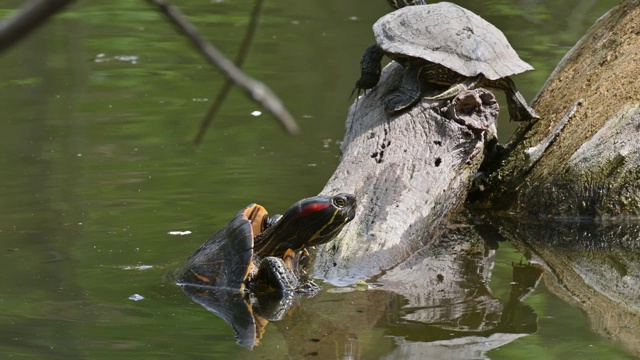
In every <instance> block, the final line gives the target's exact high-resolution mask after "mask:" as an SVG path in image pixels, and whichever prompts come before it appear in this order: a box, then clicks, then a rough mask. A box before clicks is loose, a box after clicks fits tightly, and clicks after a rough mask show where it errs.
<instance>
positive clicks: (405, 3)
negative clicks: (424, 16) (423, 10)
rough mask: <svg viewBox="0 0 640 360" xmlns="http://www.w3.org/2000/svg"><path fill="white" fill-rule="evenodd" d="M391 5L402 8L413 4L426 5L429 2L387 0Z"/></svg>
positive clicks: (420, 0) (422, 0)
mask: <svg viewBox="0 0 640 360" xmlns="http://www.w3.org/2000/svg"><path fill="white" fill-rule="evenodd" d="M387 2H388V3H389V5H391V7H392V8H394V9H400V8H402V7H405V6H412V5H426V4H427V2H426V1H424V0H387Z"/></svg>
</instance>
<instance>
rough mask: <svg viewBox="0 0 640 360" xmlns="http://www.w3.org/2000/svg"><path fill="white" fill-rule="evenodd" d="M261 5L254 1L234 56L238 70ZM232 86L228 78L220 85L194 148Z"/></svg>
mask: <svg viewBox="0 0 640 360" xmlns="http://www.w3.org/2000/svg"><path fill="white" fill-rule="evenodd" d="M262 4H264V0H256V5H255V6H254V7H253V11H252V12H251V20H250V22H249V25H248V26H247V32H246V34H245V36H244V39H243V40H242V44H241V45H240V50H239V51H238V54H237V55H236V59H235V61H234V63H235V65H236V66H237V67H238V68H241V67H242V65H243V64H244V61H245V60H246V59H247V55H248V54H249V48H251V42H252V41H253V37H254V35H255V33H256V29H257V28H258V20H259V19H260V12H261V11H262ZM232 86H233V82H232V81H231V80H229V78H226V79H225V81H224V84H223V85H222V88H221V89H220V92H219V93H218V96H217V97H216V100H215V101H214V102H213V104H212V105H211V107H210V108H209V111H207V113H206V114H205V115H204V117H203V118H202V122H201V123H200V129H199V130H198V133H197V134H196V137H195V138H194V139H193V144H194V145H195V146H200V144H202V139H203V138H204V135H205V134H206V133H207V129H208V128H209V126H211V123H212V122H213V119H214V118H215V117H216V114H218V111H220V108H221V107H222V104H223V103H224V100H225V99H226V98H227V95H229V92H230V91H231V87H232Z"/></svg>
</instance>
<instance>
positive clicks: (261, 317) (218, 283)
mask: <svg viewBox="0 0 640 360" xmlns="http://www.w3.org/2000/svg"><path fill="white" fill-rule="evenodd" d="M355 209H356V199H355V197H354V196H353V195H350V194H338V195H335V196H331V197H328V196H315V197H311V198H307V199H302V200H300V201H298V202H297V203H295V204H294V205H293V206H291V208H289V209H288V210H287V211H286V212H285V213H284V215H282V216H280V215H276V216H274V217H273V218H271V219H269V216H268V214H267V211H266V210H265V208H264V207H262V206H260V205H257V204H251V205H249V206H247V207H246V208H245V209H243V210H240V211H239V212H238V213H237V214H236V215H235V216H234V217H233V219H231V221H230V222H229V224H227V225H225V226H224V227H223V228H222V229H220V230H219V231H218V232H216V233H215V234H213V235H212V236H211V237H210V238H209V239H208V240H207V241H206V242H205V243H204V244H202V246H200V248H198V249H197V250H196V251H195V252H194V253H193V254H192V255H191V257H189V259H188V260H187V263H186V265H185V267H184V268H183V269H182V270H181V272H180V274H179V276H178V283H179V284H180V285H181V286H182V289H183V290H184V291H185V292H186V293H187V294H188V295H189V296H190V297H191V298H192V299H193V300H194V301H195V302H197V303H198V304H200V305H202V306H204V307H205V308H206V309H207V310H209V311H211V312H213V313H214V314H216V315H218V316H219V317H220V318H222V319H223V320H224V321H226V322H227V323H228V324H229V325H230V326H231V327H232V329H233V331H234V332H235V333H236V339H237V343H238V344H240V345H242V346H244V347H247V348H249V349H250V348H253V346H254V345H257V344H259V342H260V339H261V338H262V334H263V333H264V331H265V327H266V325H267V324H268V322H269V321H276V320H280V319H281V318H282V317H283V316H284V314H285V313H286V311H287V310H288V309H289V307H290V306H291V304H292V300H293V296H294V293H304V294H307V295H312V294H314V293H315V291H316V290H317V286H316V285H315V284H313V282H311V281H308V282H306V283H303V284H299V278H298V275H299V273H298V263H299V261H300V258H301V257H302V256H303V254H304V252H305V248H306V247H309V246H313V245H319V244H324V243H327V242H329V241H331V240H332V239H333V238H334V237H335V236H336V235H337V234H338V233H339V232H340V230H341V229H342V227H343V226H344V225H345V224H346V223H348V222H349V221H351V220H352V219H353V217H354V215H355Z"/></svg>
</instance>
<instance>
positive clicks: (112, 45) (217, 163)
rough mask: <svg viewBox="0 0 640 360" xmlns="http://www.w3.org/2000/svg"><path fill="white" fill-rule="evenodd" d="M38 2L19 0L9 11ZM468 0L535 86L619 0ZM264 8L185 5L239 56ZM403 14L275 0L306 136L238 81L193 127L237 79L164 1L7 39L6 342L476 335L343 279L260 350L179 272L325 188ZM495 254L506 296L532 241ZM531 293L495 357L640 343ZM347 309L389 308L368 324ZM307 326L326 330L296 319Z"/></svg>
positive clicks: (197, 343) (199, 354)
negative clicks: (366, 52) (368, 75)
mask: <svg viewBox="0 0 640 360" xmlns="http://www.w3.org/2000/svg"><path fill="white" fill-rule="evenodd" d="M20 3H21V2H19V1H15V0H9V1H5V3H4V4H3V5H0V15H2V16H7V15H9V14H10V13H11V12H12V9H14V8H15V7H16V6H18V5H19V4H20ZM457 3H458V4H460V5H462V6H465V7H467V8H469V9H471V10H473V11H475V12H476V13H478V14H480V15H481V16H483V17H484V18H485V19H487V20H489V21H491V22H492V23H494V24H496V25H497V26H498V27H499V28H501V29H503V31H504V32H505V34H506V35H507V37H508V38H509V39H510V41H511V42H512V44H513V46H514V47H515V48H516V50H517V51H518V52H519V54H520V55H521V57H522V58H523V59H524V60H526V61H528V62H530V63H531V64H532V65H533V66H534V67H535V68H536V71H533V72H529V73H526V74H522V75H519V76H517V77H516V78H515V81H516V83H517V84H518V87H519V88H520V90H521V91H522V93H523V94H524V96H525V97H526V98H527V99H528V100H531V99H532V98H533V97H534V95H535V94H536V92H537V90H538V89H539V88H540V87H541V85H542V84H543V82H544V80H545V79H546V78H547V76H548V75H549V73H550V72H551V71H552V70H553V68H554V67H555V64H556V63H557V62H558V61H559V60H560V59H561V57H562V56H563V55H564V54H565V53H566V51H567V50H568V49H569V48H570V47H571V46H572V45H573V44H574V43H575V41H576V40H577V39H578V38H579V37H580V36H581V35H582V34H583V33H584V31H585V30H586V29H587V28H588V27H589V26H590V25H591V24H592V23H593V22H594V21H595V20H596V19H597V18H598V17H599V16H601V15H602V14H604V13H605V12H606V11H607V10H608V9H609V8H610V7H612V6H614V5H616V4H617V3H618V1H613V0H607V1H592V0H573V1H564V2H562V3H559V2H556V1H506V0H502V1H500V0H495V1H486V2H482V4H480V3H479V2H473V1H459V2H457ZM253 4H254V3H253V2H252V1H247V0H238V1H222V2H214V1H211V2H208V1H181V2H179V5H180V6H181V7H182V9H183V11H184V12H185V13H186V14H187V15H189V17H190V18H191V20H192V21H194V22H195V23H196V25H197V26H198V27H199V29H200V30H201V32H202V33H203V35H204V36H205V37H207V38H208V39H211V41H213V42H214V43H215V44H216V45H217V46H218V47H219V48H220V49H221V50H222V51H224V52H225V53H226V54H228V55H229V56H230V57H233V54H235V52H236V51H237V50H238V44H240V42H241V40H242V38H243V36H244V31H245V28H246V25H247V24H248V21H249V19H248V16H249V14H250V12H251V8H252V7H253ZM388 11H389V9H388V8H387V5H386V2H384V1H376V2H373V1H371V0H353V1H339V0H323V1H312V2H299V1H293V0H286V1H277V2H276V1H268V2H266V4H265V8H264V12H263V16H262V18H261V25H260V28H259V29H258V32H257V34H256V38H255V39H254V42H253V47H252V48H251V53H250V55H249V57H248V59H247V62H246V65H245V70H246V71H247V72H248V73H249V74H250V75H252V76H254V77H256V78H257V79H259V80H260V81H263V82H265V83H267V84H268V85H269V86H270V87H271V88H272V89H273V90H274V91H275V92H276V93H278V94H279V96H280V97H281V98H282V99H283V101H284V102H285V104H286V106H287V107H288V108H289V110H290V111H291V112H292V113H293V115H294V116H295V117H296V119H297V120H298V122H299V124H300V126H301V127H302V133H301V134H300V135H299V136H296V137H291V136H288V135H286V134H285V133H284V132H283V131H282V130H281V129H280V127H278V126H277V125H275V122H274V120H273V119H272V118H271V117H270V116H269V115H267V114H264V111H263V109H260V108H259V107H258V106H257V105H256V104H254V103H252V102H251V101H250V100H248V99H247V98H246V97H245V96H244V95H243V94H242V93H241V92H240V91H238V90H233V91H232V92H231V94H230V96H229V98H228V101H227V103H225V105H224V107H223V108H222V111H221V113H220V115H219V117H218V118H217V119H216V121H215V124H214V125H213V128H212V129H211V131H210V132H209V133H208V134H207V136H206V138H205V142H204V144H203V145H202V146H201V147H200V148H199V149H197V150H194V149H193V147H192V145H191V139H192V138H193V136H194V135H195V132H196V130H197V128H198V123H199V121H200V119H201V117H202V115H203V114H204V112H206V110H207V108H208V106H209V105H210V104H211V101H212V99H213V98H215V96H216V94H217V91H218V89H219V88H220V87H221V85H222V82H223V79H222V77H221V76H220V75H219V74H218V73H217V72H216V71H215V70H214V69H212V68H211V67H210V66H209V65H208V64H206V63H205V62H204V61H203V59H202V58H201V57H200V56H199V55H198V54H196V53H195V52H193V51H192V50H191V48H190V47H189V45H188V43H187V42H186V41H185V40H184V39H182V38H181V37H179V36H178V35H176V32H175V31H174V29H173V28H172V26H171V25H169V24H167V23H165V22H164V21H163V18H162V17H161V16H160V15H158V14H157V13H155V12H154V11H153V9H151V8H150V7H148V6H147V4H146V2H143V1H138V2H133V1H124V0H118V1H110V2H105V3H99V2H78V3H76V4H75V5H74V6H72V7H71V8H69V9H68V11H66V12H65V13H64V14H62V15H61V16H58V17H57V18H55V19H54V20H52V21H50V22H49V23H48V24H47V25H46V26H45V27H43V28H41V29H39V30H38V31H37V32H36V33H35V34H33V35H32V36H30V37H29V38H28V39H27V40H26V41H24V42H22V43H20V44H19V45H17V46H15V47H14V48H12V49H10V50H9V51H6V52H5V53H3V54H1V56H0V69H2V71H0V93H1V95H2V96H0V107H1V108H2V109H3V114H4V115H3V116H2V121H1V122H0V133H2V134H3V141H2V142H0V152H1V154H2V156H1V157H0V203H1V204H2V206H1V207H0V209H1V210H0V211H1V213H0V239H1V242H0V243H1V245H2V247H1V248H0V250H1V251H0V257H1V260H0V264H2V265H1V268H2V271H1V272H0V289H1V290H0V305H1V306H0V308H1V310H0V353H2V354H4V355H5V357H8V358H9V357H10V358H37V359H41V358H50V359H56V358H64V359H70V358H87V359H102V358H105V359H107V358H145V359H155V358H171V359H174V358H194V359H195V358H221V359H222V358H224V359H228V358H245V357H246V356H248V355H247V354H250V355H251V356H254V357H257V358H283V357H284V356H285V354H287V353H289V354H291V355H292V356H293V357H301V356H303V355H308V356H318V357H319V358H320V357H322V358H325V357H335V356H342V355H344V354H351V355H352V356H353V357H354V358H384V357H387V358H402V357H407V356H416V357H417V356H419V351H422V350H423V349H422V348H421V346H424V345H425V344H430V343H431V342H434V341H437V340H448V341H449V340H452V339H458V338H461V337H463V336H462V335H460V334H459V333H456V334H457V335H456V334H454V335H446V332H445V333H443V332H442V327H438V326H436V325H434V324H425V323H420V322H416V321H409V320H407V318H408V317H410V315H411V312H412V311H413V310H411V308H409V307H407V306H408V305H409V303H408V300H407V299H405V298H404V297H402V296H399V295H394V294H393V293H389V292H384V291H381V290H379V289H378V290H373V291H364V292H360V291H352V292H348V293H341V292H339V291H325V292H323V293H321V294H320V295H318V296H317V297H315V298H311V299H303V300H301V301H300V304H298V305H297V306H298V307H297V309H299V310H298V311H297V312H296V311H292V312H291V314H290V315H289V316H288V317H287V318H286V320H283V322H282V323H273V324H270V325H269V327H268V328H267V332H266V334H265V338H264V339H263V341H262V345H261V346H260V347H257V348H256V349H254V350H253V351H252V352H251V353H248V352H247V351H246V350H245V349H243V348H241V347H239V346H238V345H236V344H235V343H234V338H233V333H232V332H231V330H230V328H229V326H228V325H227V324H226V323H224V322H223V321H222V320H220V319H218V318H217V317H215V316H214V315H213V314H211V313H209V312H207V311H206V310H204V309H203V308H202V307H200V306H199V305H197V304H195V303H193V302H192V301H191V300H190V299H189V298H188V297H186V296H185V295H184V294H183V293H182V291H181V290H180V289H179V288H178V287H177V286H176V285H175V284H174V282H173V280H172V278H171V274H172V272H173V271H174V270H175V269H176V268H178V267H179V266H180V264H181V263H182V261H184V259H185V258H186V257H187V256H188V255H189V254H190V253H191V252H192V251H193V250H194V249H196V248H197V247H198V246H199V245H200V244H201V243H202V242H203V241H204V240H205V239H206V238H207V237H208V236H209V235H210V234H211V233H213V232H214V231H215V230H216V229H218V228H220V227H221V226H222V225H223V224H225V223H226V222H227V221H228V220H229V219H230V218H231V217H232V216H233V214H235V212H236V211H238V210H239V209H241V208H242V207H244V206H246V205H247V204H249V203H251V202H259V203H260V204H262V205H264V206H265V207H266V208H267V209H270V210H271V212H281V211H284V210H285V209H286V208H287V207H288V206H289V205H290V204H292V203H293V202H295V201H297V200H298V199H300V198H303V197H307V196H311V195H314V194H317V193H318V192H319V191H320V190H321V189H322V187H323V185H324V184H325V182H326V181H327V180H328V178H329V176H330V175H331V174H332V172H333V170H334V169H335V167H336V165H337V163H338V161H339V141H340V140H341V138H342V136H343V133H344V121H345V116H346V110H347V107H348V106H349V102H348V101H347V98H348V95H349V93H350V91H351V89H352V87H353V84H354V81H355V80H356V79H357V77H358V76H359V74H358V72H359V66H358V64H359V59H360V55H361V52H362V50H363V49H364V48H365V47H366V46H368V45H369V44H370V43H371V42H372V40H373V37H372V34H371V25H372V24H373V22H374V21H375V20H376V19H377V18H378V17H379V16H381V15H382V14H384V13H386V12H388ZM498 97H499V98H500V99H502V96H501V95H500V94H498ZM254 111H262V112H263V114H262V115H259V116H254V115H252V112H254ZM500 129H501V136H502V137H503V139H505V138H506V137H507V136H508V134H509V133H510V132H511V131H512V129H513V124H510V123H509V122H508V119H507V118H506V117H505V116H504V115H503V116H502V119H501V124H500ZM505 140H506V139H505ZM171 231H189V232H191V233H190V234H186V235H170V234H169V232H171ZM493 250H494V251H495V259H494V260H492V261H493V263H492V264H493V265H492V269H491V271H490V274H487V276H488V278H490V284H489V287H490V289H491V291H492V292H493V296H495V298H496V299H498V300H500V301H503V302H507V301H508V294H509V291H510V290H509V289H510V282H511V276H512V274H511V273H512V265H511V264H512V261H515V262H519V261H520V260H521V259H523V258H524V257H525V254H523V253H521V252H520V251H521V250H517V249H516V248H515V247H513V246H512V245H510V244H509V243H508V242H505V241H501V242H499V246H497V248H494V249H493ZM330 288H331V287H330V286H329V285H325V289H326V290H328V289H330ZM136 295H137V296H136ZM350 304H351V305H350ZM524 305H526V306H527V307H529V308H531V309H532V312H533V313H535V314H536V318H537V332H536V333H535V334H528V335H527V336H523V337H519V338H518V339H516V340H513V341H510V342H507V343H505V344H504V345H503V346H500V347H498V348H496V349H494V350H491V351H484V350H482V349H479V350H478V351H480V352H479V353H478V354H477V356H485V357H489V358H492V359H511V358H516V357H517V358H536V359H541V358H562V357H565V358H572V357H573V356H577V357H578V358H607V359H615V358H620V359H623V358H629V357H630V355H628V353H627V352H626V350H624V349H623V347H621V346H619V345H617V344H615V343H612V342H610V341H609V340H608V339H607V338H606V337H604V336H601V335H598V333H597V332H595V331H593V330H592V327H591V325H590V324H589V321H588V318H587V317H586V316H585V314H584V313H582V312H581V311H580V310H579V309H578V308H576V307H574V305H572V304H570V303H568V302H565V301H563V300H562V299H561V298H559V297H558V296H556V295H554V293H552V292H550V291H549V290H548V289H547V287H546V285H545V283H544V282H543V283H541V284H540V285H538V287H537V288H536V289H535V290H534V292H533V293H532V294H530V295H529V296H528V297H527V298H526V299H525V300H524ZM380 306H382V308H380ZM336 308H340V309H341V310H342V311H344V314H345V319H348V321H347V320H345V324H344V326H342V327H340V329H341V330H339V331H338V330H335V334H338V335H335V336H337V337H338V338H340V339H341V340H340V341H344V344H346V345H345V347H341V348H340V349H341V350H339V351H338V354H337V355H336V353H329V354H327V353H326V352H323V351H326V350H327V349H329V348H330V347H320V348H316V347H314V346H315V345H314V344H316V345H317V343H321V344H324V343H325V342H329V341H332V340H331V338H330V337H329V338H323V337H322V334H321V333H319V332H320V331H324V330H326V329H327V328H326V327H323V326H326V325H323V324H326V323H331V324H333V323H332V322H331V321H329V320H327V321H324V322H323V320H322V316H321V314H323V313H325V314H326V313H329V312H331V310H332V309H336ZM414 310H415V309H414ZM347 314H351V315H354V314H355V315H357V314H374V315H370V316H371V318H368V319H365V320H366V321H361V322H358V321H357V320H354V319H357V317H355V318H353V317H347V316H346V315H347ZM380 314H383V315H382V316H381V315H380ZM367 316H369V315H367ZM361 320H362V319H361ZM356 323H357V324H358V325H357V326H355V325H353V326H351V325H349V324H356ZM296 325H297V326H298V328H299V329H303V330H304V331H308V332H309V333H307V332H303V331H302V330H301V331H300V332H297V333H292V332H291V331H288V330H287V328H294V326H296ZM301 325H304V327H302V326H301ZM331 326H334V325H331ZM350 326H351V327H350ZM334 329H335V328H334ZM314 331H318V333H314ZM340 334H342V335H344V336H341V335H340ZM345 334H346V335H345ZM318 339H319V340H320V341H316V340H318ZM345 339H347V340H348V341H347V340H345ZM416 344H417V345H416ZM307 345H308V346H307ZM314 349H315V350H314ZM411 349H413V350H411ZM416 349H417V350H416ZM574 358H575V357H574Z"/></svg>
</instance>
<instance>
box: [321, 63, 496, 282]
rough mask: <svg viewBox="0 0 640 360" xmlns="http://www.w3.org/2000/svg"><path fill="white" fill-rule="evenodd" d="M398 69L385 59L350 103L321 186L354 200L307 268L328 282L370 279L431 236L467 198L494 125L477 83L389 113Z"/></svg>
mask: <svg viewBox="0 0 640 360" xmlns="http://www.w3.org/2000/svg"><path fill="white" fill-rule="evenodd" d="M402 71H403V68H402V67H401V66H399V65H398V64H396V63H391V64H390V65H389V66H387V67H386V68H385V69H384V71H383V74H382V78H381V81H380V83H379V84H378V85H377V86H376V87H375V88H373V89H371V90H370V91H368V92H367V93H366V94H365V95H363V96H362V97H360V98H359V99H358V100H357V101H356V102H355V103H354V104H353V106H351V109H350V111H349V114H348V118H347V124H346V134H345V137H344V141H343V143H342V146H341V150H342V153H343V154H342V159H341V162H340V165H339V166H338V168H337V170H336V171H335V173H334V174H333V176H332V177H331V179H330V180H329V182H328V183H327V185H326V186H325V188H324V190H323V191H322V193H323V194H333V193H336V192H349V193H353V194H355V195H356V197H357V199H358V210H357V214H356V217H355V218H354V220H353V221H351V222H350V223H349V224H347V226H346V227H345V228H344V230H343V231H342V233H341V234H340V235H339V236H338V238H336V239H335V240H333V241H332V242H331V243H330V244H328V245H325V246H324V249H321V251H319V252H318V258H317V259H316V262H315V274H314V275H315V276H317V277H320V278H323V279H325V280H328V281H330V282H332V283H336V284H344V283H350V282H352V281H354V280H357V279H368V278H371V277H372V276H374V275H377V274H379V273H381V272H383V271H385V270H388V269H390V268H392V267H393V266H395V265H397V264H398V263H400V262H401V261H403V260H405V259H406V258H407V257H409V255H411V254H412V253H414V252H415V251H417V250H418V249H420V248H422V247H423V246H424V245H425V244H427V243H429V242H430V241H432V239H433V238H434V235H435V234H436V229H437V225H438V224H439V223H440V222H441V221H442V220H443V219H444V218H445V217H446V216H447V214H448V213H449V212H450V211H451V210H452V209H455V208H457V207H459V206H460V205H461V204H462V203H463V201H464V199H465V198H466V196H467V192H468V189H469V186H470V184H471V181H472V179H473V177H474V176H475V174H476V172H477V170H478V168H479V166H480V164H481V162H482V159H483V150H484V143H485V138H486V137H487V134H488V133H490V132H488V130H489V129H495V126H494V124H495V121H496V118H497V115H498V104H497V102H496V100H495V98H494V96H493V94H491V93H490V92H488V91H486V90H483V89H477V90H473V91H469V92H465V93H463V94H460V95H459V96H458V97H456V98H455V99H453V100H452V101H440V102H433V101H423V102H421V103H419V104H417V105H416V106H414V107H413V108H412V109H411V110H410V111H408V112H406V113H403V114H401V115H399V116H395V117H392V118H389V117H388V116H387V115H386V114H385V112H384V110H383V101H384V98H385V97H386V95H388V93H389V92H390V91H392V90H393V89H394V88H395V87H397V86H398V84H399V81H400V79H401V75H402Z"/></svg>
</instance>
